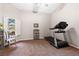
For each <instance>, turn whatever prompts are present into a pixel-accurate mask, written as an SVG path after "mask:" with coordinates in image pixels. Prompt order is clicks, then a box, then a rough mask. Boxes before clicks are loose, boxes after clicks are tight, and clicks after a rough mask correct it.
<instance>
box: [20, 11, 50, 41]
mask: <svg viewBox="0 0 79 59" xmlns="http://www.w3.org/2000/svg"><path fill="white" fill-rule="evenodd" d="M21 20H22V26H21V28H22V29H21V33H22V36H21V38H22V39H25V40H28V39H33V29H34V28H33V24H34V23H39V29H40V38H43V37H44V36H49V27H50V15H49V14H40V13H37V14H34V13H32V12H27V11H22V12H21Z"/></svg>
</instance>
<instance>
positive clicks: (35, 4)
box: [32, 3, 41, 13]
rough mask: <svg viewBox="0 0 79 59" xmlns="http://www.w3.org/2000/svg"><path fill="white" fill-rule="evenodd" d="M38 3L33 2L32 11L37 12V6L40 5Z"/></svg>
mask: <svg viewBox="0 0 79 59" xmlns="http://www.w3.org/2000/svg"><path fill="white" fill-rule="evenodd" d="M40 5H41V4H40V3H34V4H33V11H32V12H33V13H38V9H39V7H40Z"/></svg>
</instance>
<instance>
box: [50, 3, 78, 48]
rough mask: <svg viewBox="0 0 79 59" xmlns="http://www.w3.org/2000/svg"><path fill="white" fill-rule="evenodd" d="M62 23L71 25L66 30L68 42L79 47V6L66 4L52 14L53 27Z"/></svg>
mask: <svg viewBox="0 0 79 59" xmlns="http://www.w3.org/2000/svg"><path fill="white" fill-rule="evenodd" d="M60 21H66V22H67V23H68V24H69V26H68V27H67V29H66V30H67V33H66V34H67V39H68V42H69V43H70V44H72V45H74V46H76V47H79V25H78V24H79V4H77V3H76V4H73V3H70V4H66V5H65V6H64V7H63V8H62V9H61V10H59V11H56V12H54V13H52V20H51V27H54V26H55V25H56V24H57V23H59V22H60ZM58 38H60V37H58Z"/></svg>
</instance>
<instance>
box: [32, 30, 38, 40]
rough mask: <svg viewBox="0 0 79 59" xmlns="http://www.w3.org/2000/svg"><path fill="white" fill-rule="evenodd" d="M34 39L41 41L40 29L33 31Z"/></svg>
mask: <svg viewBox="0 0 79 59" xmlns="http://www.w3.org/2000/svg"><path fill="white" fill-rule="evenodd" d="M33 38H34V39H39V29H34V30H33Z"/></svg>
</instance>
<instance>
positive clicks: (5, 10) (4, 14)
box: [0, 3, 21, 36]
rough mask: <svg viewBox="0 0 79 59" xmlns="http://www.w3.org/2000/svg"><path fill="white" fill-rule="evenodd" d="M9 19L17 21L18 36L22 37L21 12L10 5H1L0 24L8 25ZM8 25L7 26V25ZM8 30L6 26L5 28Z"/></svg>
mask: <svg viewBox="0 0 79 59" xmlns="http://www.w3.org/2000/svg"><path fill="white" fill-rule="evenodd" d="M7 18H14V19H16V36H18V35H21V33H20V21H21V20H20V14H19V10H18V9H17V8H15V7H14V6H13V5H11V4H10V3H9V4H8V3H0V22H2V23H3V22H4V20H5V23H6V20H7ZM5 25H6V24H5ZM5 28H6V26H5Z"/></svg>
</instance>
